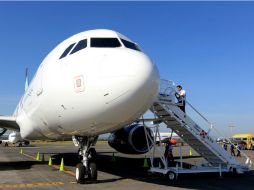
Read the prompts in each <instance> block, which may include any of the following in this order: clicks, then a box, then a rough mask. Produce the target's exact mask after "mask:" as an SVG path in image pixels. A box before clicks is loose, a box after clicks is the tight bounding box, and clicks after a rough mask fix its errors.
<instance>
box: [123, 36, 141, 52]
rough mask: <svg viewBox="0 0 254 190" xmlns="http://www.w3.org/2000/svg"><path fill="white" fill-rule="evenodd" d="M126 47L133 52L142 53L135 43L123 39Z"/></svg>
mask: <svg viewBox="0 0 254 190" xmlns="http://www.w3.org/2000/svg"><path fill="white" fill-rule="evenodd" d="M121 40H122V42H123V44H124V46H125V47H127V48H130V49H133V50H137V51H141V49H140V48H139V47H138V45H137V44H135V43H133V42H129V41H127V40H124V39H121Z"/></svg>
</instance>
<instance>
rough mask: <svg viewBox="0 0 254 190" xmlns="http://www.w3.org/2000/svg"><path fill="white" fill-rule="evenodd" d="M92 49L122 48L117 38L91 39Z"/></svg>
mask: <svg viewBox="0 0 254 190" xmlns="http://www.w3.org/2000/svg"><path fill="white" fill-rule="evenodd" d="M91 47H99V48H107V47H108V48H115V47H121V44H120V42H119V40H118V39H117V38H91Z"/></svg>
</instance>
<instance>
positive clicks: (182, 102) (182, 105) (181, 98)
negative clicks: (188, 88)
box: [175, 85, 186, 113]
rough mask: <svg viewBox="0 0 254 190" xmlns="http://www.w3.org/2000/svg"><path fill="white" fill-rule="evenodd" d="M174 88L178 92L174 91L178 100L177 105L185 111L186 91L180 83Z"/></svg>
mask: <svg viewBox="0 0 254 190" xmlns="http://www.w3.org/2000/svg"><path fill="white" fill-rule="evenodd" d="M176 88H177V91H178V92H176V93H175V96H176V98H177V101H178V102H177V104H178V107H179V108H180V109H181V110H182V111H183V112H184V113H185V100H186V92H185V90H184V89H183V87H182V86H181V85H177V87H176Z"/></svg>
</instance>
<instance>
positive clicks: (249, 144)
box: [232, 134, 254, 150]
mask: <svg viewBox="0 0 254 190" xmlns="http://www.w3.org/2000/svg"><path fill="white" fill-rule="evenodd" d="M232 139H233V140H234V141H238V142H239V141H242V142H245V149H248V150H253V149H254V135H253V134H235V135H234V136H233V137H232Z"/></svg>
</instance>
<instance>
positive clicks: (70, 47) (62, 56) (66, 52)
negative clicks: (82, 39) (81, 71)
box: [59, 43, 75, 59]
mask: <svg viewBox="0 0 254 190" xmlns="http://www.w3.org/2000/svg"><path fill="white" fill-rule="evenodd" d="M74 45H75V43H73V44H71V45H70V46H69V47H67V48H66V50H65V51H64V52H63V54H62V55H61V56H60V57H59V59H62V58H64V57H65V56H66V55H68V53H69V52H70V51H71V49H72V47H73V46H74Z"/></svg>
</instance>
